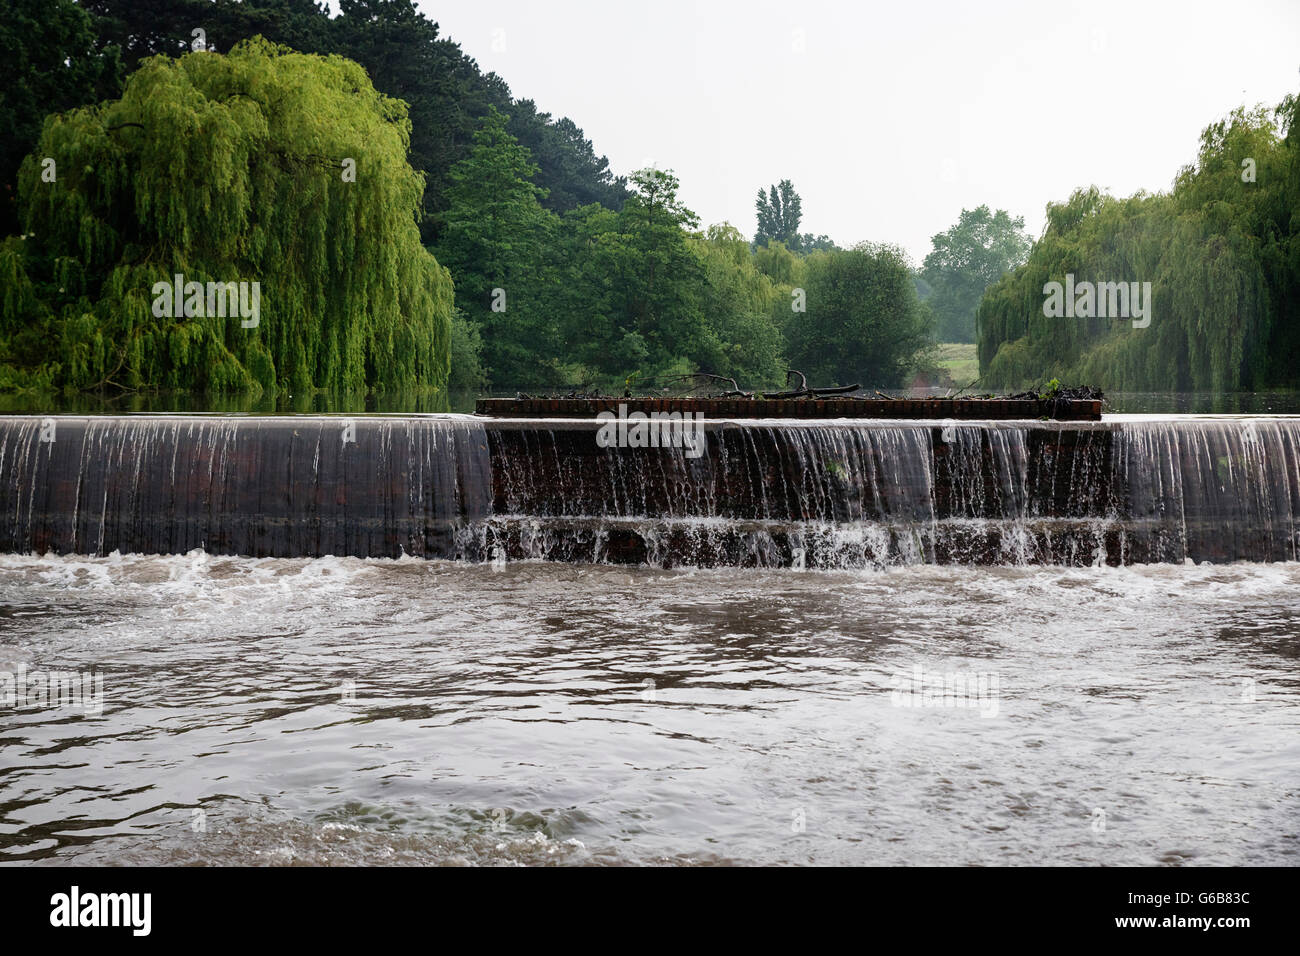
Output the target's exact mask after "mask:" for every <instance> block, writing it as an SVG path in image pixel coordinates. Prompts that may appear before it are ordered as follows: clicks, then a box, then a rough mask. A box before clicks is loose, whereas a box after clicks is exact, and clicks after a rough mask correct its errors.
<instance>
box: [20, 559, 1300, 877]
mask: <svg viewBox="0 0 1300 956" xmlns="http://www.w3.org/2000/svg"><path fill="white" fill-rule="evenodd" d="M1297 585H1300V565H1296V564H1273V565H1249V564H1235V565H1226V566H1217V567H1208V566H1199V567H1194V566H1181V565H1178V566H1139V567H1134V568H1128V569H1105V568H1101V569H1098V568H1084V569H1066V568H1059V567H1055V568H1007V567H1004V568H985V569H971V568H945V567H907V568H897V569H892V570H887V571H874V572H857V571H855V572H834V573H798V572H792V571H742V570H736V569H727V570H721V571H698V570H696V571H671V572H665V571H659V570H653V569H649V568H633V569H627V568H616V567H597V566H580V565H558V564H541V563H531V562H526V563H508V564H505V565H504V566H498V567H495V568H494V567H493V566H490V565H464V564H454V563H447V562H437V561H434V562H425V561H417V560H407V559H404V560H400V561H362V560H356V559H337V558H323V559H318V560H275V559H261V560H257V559H247V558H216V557H211V556H208V555H205V554H202V553H199V552H195V553H192V554H189V555H183V556H177V557H165V558H160V557H121V556H117V555H112V556H109V557H107V558H97V559H92V558H76V557H67V558H53V557H47V558H36V557H24V556H5V557H0V672H8V673H11V674H13V673H17V672H19V670H20V669H24V668H25V669H26V672H27V673H29V674H30V673H31V672H33V671H42V672H47V671H49V670H52V669H60V670H68V671H82V672H84V671H101V672H103V673H104V675H105V698H106V699H105V706H104V712H103V716H102V717H99V718H97V719H96V718H94V717H93V716H92V717H88V716H86V715H85V714H83V713H80V712H76V711H72V710H68V709H62V710H60V709H53V708H50V707H37V708H25V709H17V708H14V707H6V708H0V741H2V742H0V746H2V747H3V754H4V757H5V759H4V761H3V763H2V764H0V767H2V769H0V854H2V855H0V859H4V860H7V861H43V862H84V863H118V864H141V863H187V862H207V863H269V864H274V863H292V862H307V863H422V864H423V863H487V864H515V863H530V864H532V863H538V864H547V863H557V864H573V863H592V862H595V863H627V862H635V863H645V862H655V863H660V862H663V863H682V864H690V863H729V862H740V863H751V862H773V863H777V862H786V863H807V862H815V863H886V864H888V863H924V864H948V863H951V864H998V863H1084V864H1116V865H1120V864H1144V863H1171V864H1177V863H1196V864H1211V863H1213V864H1235V863H1283V864H1285V863H1294V862H1296V854H1297V849H1298V845H1300V835H1298V834H1297V830H1296V827H1295V822H1296V820H1297V813H1298V811H1300V804H1298V803H1297V799H1298V798H1300V769H1298V768H1300V734H1298V733H1297V730H1300V680H1298V679H1297V673H1296V657H1297V650H1296V648H1297V644H1296V639H1295V630H1296V619H1297V616H1300V612H1298V610H1297V604H1296V601H1295V598H1294V595H1295V593H1296V588H1297ZM917 667H921V668H923V670H924V671H925V672H926V673H929V674H940V675H942V674H954V673H955V674H958V675H962V674H973V673H980V674H991V675H996V677H997V678H998V688H999V699H998V707H997V716H995V717H987V716H981V713H980V712H979V711H978V710H975V709H971V708H963V707H959V706H924V707H900V706H896V703H897V700H898V697H897V695H896V694H895V693H894V691H895V690H896V689H897V687H898V686H899V683H898V681H899V678H900V675H901V676H902V677H904V678H906V677H908V676H910V675H912V674H913V673H914V672H915V669H916V668H917ZM931 703H940V704H944V703H947V704H952V703H960V700H959V699H956V698H954V697H953V695H947V696H946V697H940V698H931Z"/></svg>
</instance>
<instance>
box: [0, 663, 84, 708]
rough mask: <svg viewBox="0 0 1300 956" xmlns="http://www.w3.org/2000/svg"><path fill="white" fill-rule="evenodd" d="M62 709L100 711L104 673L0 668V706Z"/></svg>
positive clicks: (21, 667)
mask: <svg viewBox="0 0 1300 956" xmlns="http://www.w3.org/2000/svg"><path fill="white" fill-rule="evenodd" d="M8 707H13V708H15V709H17V710H23V709H27V708H62V707H67V708H69V709H75V710H80V711H82V712H83V713H85V714H88V715H90V716H93V717H98V716H99V715H101V714H102V713H103V712H104V674H103V672H97V671H85V672H82V671H29V670H28V669H27V668H26V667H25V666H19V668H18V671H17V673H13V672H10V671H0V708H8Z"/></svg>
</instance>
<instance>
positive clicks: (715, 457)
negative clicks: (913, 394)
mask: <svg viewBox="0 0 1300 956" xmlns="http://www.w3.org/2000/svg"><path fill="white" fill-rule="evenodd" d="M597 428H598V424H597V423H596V422H595V421H592V420H585V421H582V420H570V421H565V420H503V419H488V420H484V419H479V418H474V417H469V416H429V417H403V418H356V419H342V418H331V417H316V418H297V417H295V418H253V417H249V418H223V417H202V416H195V417H178V416H165V417H164V416H158V417H136V416H130V417H90V418H77V417H56V418H44V419H42V418H39V417H7V418H0V551H3V552H16V553H37V554H42V553H47V552H53V553H60V554H62V553H79V554H91V555H99V554H107V553H110V552H113V551H119V552H123V553H127V552H136V553H148V554H153V553H161V554H175V553H185V552H188V551H191V550H193V549H196V548H202V549H204V550H206V551H208V552H211V553H214V554H230V555H247V556H258V557H317V556H323V555H351V556H356V557H398V556H401V555H414V556H420V557H431V558H452V559H462V560H469V561H488V560H495V559H501V558H505V559H509V560H517V559H527V558H533V559H546V560H560V561H581V562H610V563H634V564H640V563H648V564H651V565H654V566H660V567H672V566H678V565H696V566H718V565H732V566H790V565H793V566H796V567H798V566H803V567H879V566H884V565H895V564H914V563H972V564H995V563H996V564H1035V563H1060V564H1071V565H1092V564H1111V565H1116V564H1127V563H1134V562H1182V561H1185V560H1187V559H1191V560H1195V561H1214V562H1223V561H1234V560H1249V561H1290V560H1296V559H1297V557H1300V555H1298V553H1297V552H1298V551H1300V523H1298V518H1300V419H1290V418H1251V419H1230V418H1211V417H1193V416H1188V417H1170V418H1163V419H1138V418H1132V419H1125V418H1117V419H1107V420H1105V421H1100V422H1051V421H1041V422H1040V421H1023V420H1022V421H982V422H956V423H953V422H944V423H940V422H935V421H874V420H873V421H848V420H834V421H780V422H774V421H725V420H716V421H710V422H707V423H705V425H704V429H705V447H704V450H703V453H702V454H700V455H698V457H692V456H691V455H690V454H689V450H688V449H686V448H681V447H677V448H617V447H610V448H606V447H601V446H600V444H598V442H597V441H596V434H597Z"/></svg>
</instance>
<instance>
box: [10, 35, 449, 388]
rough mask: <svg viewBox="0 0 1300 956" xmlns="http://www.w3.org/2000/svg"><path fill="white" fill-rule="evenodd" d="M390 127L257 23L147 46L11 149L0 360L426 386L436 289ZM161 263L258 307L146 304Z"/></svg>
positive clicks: (46, 373)
mask: <svg viewBox="0 0 1300 956" xmlns="http://www.w3.org/2000/svg"><path fill="white" fill-rule="evenodd" d="M409 135H410V124H409V120H408V119H407V115H406V107H405V105H404V104H403V103H401V102H400V101H397V100H393V99H390V98H388V97H386V96H384V95H382V94H380V93H378V92H376V91H375V89H374V87H373V86H371V84H370V81H369V80H368V79H367V77H366V75H365V72H364V71H363V70H362V69H361V68H360V67H359V66H357V64H355V63H352V62H350V61H348V60H344V59H342V58H340V57H328V58H320V57H315V56H305V55H302V54H296V53H293V52H291V51H288V50H286V49H284V48H278V47H276V46H275V45H273V44H271V43H269V42H267V41H264V40H261V39H260V38H259V39H255V40H252V41H248V42H247V43H244V44H241V45H239V46H238V47H236V48H235V49H234V50H232V51H231V52H230V53H229V54H228V55H218V54H213V53H206V52H205V53H191V54H188V55H186V56H183V57H181V58H180V59H178V60H171V59H167V58H165V57H155V58H152V59H149V60H146V61H145V62H144V64H143V65H142V66H141V68H140V69H139V70H138V71H137V72H136V73H135V74H133V75H132V76H131V77H130V78H129V79H128V81H127V83H126V86H125V89H124V90H123V94H122V97H121V99H119V100H113V101H110V102H107V103H104V104H101V105H99V106H91V107H84V108H80V109H75V110H72V111H70V112H67V113H64V114H60V115H57V116H52V117H50V118H49V119H48V120H47V121H46V124H45V128H44V132H43V134H42V137H41V142H40V144H39V147H38V149H37V152H36V154H34V155H33V156H29V157H28V158H27V160H25V161H24V163H23V166H22V169H21V172H20V175H19V181H20V200H21V205H22V207H23V214H24V217H25V228H26V230H27V232H28V234H29V236H28V238H27V239H25V240H14V239H11V240H9V241H8V242H6V243H5V245H4V247H3V250H2V251H0V273H2V274H4V275H5V276H6V282H5V294H4V298H3V302H2V303H0V309H2V310H0V366H5V365H8V366H9V367H10V368H11V369H20V370H24V374H25V375H26V377H27V379H28V380H31V381H35V380H38V379H42V377H44V380H48V381H50V382H51V383H52V384H55V385H57V386H58V387H60V388H69V389H78V388H80V389H84V388H94V387H99V386H103V385H106V384H111V385H117V386H120V387H123V388H135V389H139V388H161V389H192V390H200V391H206V392H227V391H258V390H260V389H272V390H274V389H276V388H279V389H285V390H289V391H293V392H304V391H310V390H311V389H313V388H327V389H330V390H333V391H336V392H355V391H382V390H386V389H399V390H400V389H405V390H414V389H425V390H429V389H439V388H442V387H443V386H444V385H445V384H446V380H447V355H448V336H449V330H448V323H449V317H450V313H451V308H452V288H451V282H450V279H449V277H448V275H447V272H446V270H445V269H443V268H442V267H441V266H439V265H438V263H437V262H436V261H435V260H434V259H433V257H432V256H430V255H429V254H428V253H427V252H426V251H425V250H424V249H423V247H422V246H421V245H420V242H419V233H418V229H417V227H416V224H415V219H414V216H415V213H416V211H417V210H418V208H419V204H420V195H421V190H422V182H421V179H420V177H419V175H418V174H416V173H415V172H414V171H413V170H412V169H411V168H410V166H409V165H407V163H406V150H407V143H408V140H409ZM38 155H39V156H51V157H55V158H56V160H57V163H58V170H59V173H58V178H57V181H56V182H46V181H44V180H43V179H42V176H41V171H42V170H41V167H40V165H39V164H38V163H37V161H36V156H38ZM345 158H350V159H354V160H355V164H356V182H348V181H345V180H344V174H343V160H344V159H345ZM32 234H34V235H32ZM176 274H181V275H183V276H184V278H185V280H186V281H196V282H201V283H202V282H209V281H213V282H240V281H245V282H250V283H251V282H253V281H257V282H259V283H260V286H261V290H262V296H261V310H260V324H259V325H258V326H257V327H256V328H245V327H243V326H242V324H241V316H239V315H235V316H228V317H224V318H220V317H215V316H211V315H192V314H189V315H183V316H182V317H180V318H173V317H172V315H171V313H167V314H165V315H163V316H162V317H158V316H156V315H155V309H154V305H155V295H154V292H153V288H154V285H155V283H158V282H167V283H170V282H171V281H172V277H173V276H174V275H176ZM38 343H39V346H38ZM55 366H57V370H56V371H54V372H53V373H52V374H51V372H50V369H52V368H53V367H55ZM10 377H11V379H12V378H13V375H11V376H10Z"/></svg>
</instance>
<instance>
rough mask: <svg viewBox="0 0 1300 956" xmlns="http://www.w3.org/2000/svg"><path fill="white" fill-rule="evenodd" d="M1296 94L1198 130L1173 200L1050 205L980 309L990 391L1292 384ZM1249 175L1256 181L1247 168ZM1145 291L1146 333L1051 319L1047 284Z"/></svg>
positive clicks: (1298, 379)
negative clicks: (1025, 253)
mask: <svg viewBox="0 0 1300 956" xmlns="http://www.w3.org/2000/svg"><path fill="white" fill-rule="evenodd" d="M1296 114H1297V99H1296V98H1295V97H1287V99H1286V100H1285V101H1283V103H1282V104H1281V105H1280V106H1278V107H1277V109H1275V110H1271V111H1270V110H1264V109H1259V108H1257V109H1254V110H1244V109H1238V110H1236V111H1234V112H1233V113H1232V114H1231V115H1230V116H1229V117H1227V118H1226V119H1225V120H1223V121H1221V122H1218V123H1215V124H1213V125H1211V126H1209V127H1207V128H1206V130H1205V131H1204V132H1203V133H1202V135H1201V145H1200V149H1199V151H1198V154H1197V158H1196V162H1195V163H1194V164H1192V165H1189V166H1187V167H1185V168H1184V169H1183V170H1182V171H1181V172H1180V173H1179V175H1178V177H1177V179H1176V181H1175V183H1174V188H1173V190H1172V191H1171V192H1169V193H1164V194H1155V195H1151V194H1146V193H1139V194H1137V195H1135V196H1131V197H1129V198H1127V199H1116V198H1114V197H1111V196H1109V195H1106V194H1104V193H1102V192H1100V191H1099V190H1097V189H1096V188H1095V187H1094V188H1090V189H1081V190H1077V191H1075V193H1073V194H1072V195H1071V196H1070V198H1069V199H1068V200H1067V201H1066V202H1064V203H1059V204H1052V205H1049V206H1048V209H1047V219H1048V223H1047V228H1046V230H1045V232H1044V235H1043V237H1042V238H1041V239H1040V240H1039V241H1038V242H1037V243H1036V244H1035V245H1034V248H1033V251H1032V252H1031V253H1030V256H1029V259H1028V261H1027V262H1026V263H1025V265H1024V266H1022V267H1021V268H1019V269H1018V270H1016V271H1015V272H1013V273H1010V274H1008V275H1006V276H1005V277H1003V278H1002V279H1001V280H1000V281H999V282H998V283H996V284H995V285H994V286H992V287H991V288H990V289H989V291H988V293H987V294H986V295H985V297H984V300H983V301H982V302H981V304H980V307H979V312H978V317H977V321H978V327H979V338H978V343H979V356H980V368H981V369H982V370H983V372H984V384H985V385H987V386H990V387H1008V388H1019V387H1022V386H1024V385H1027V384H1030V383H1032V382H1034V381H1041V379H1042V378H1043V377H1044V376H1056V377H1058V378H1060V379H1062V380H1065V381H1074V382H1087V383H1089V384H1092V385H1097V386H1099V387H1102V388H1106V389H1110V390H1118V391H1124V390H1129V391H1146V390H1159V391H1184V390H1208V391H1216V392H1221V391H1226V390H1233V389H1241V388H1246V389H1262V388H1268V387H1278V386H1281V387H1294V386H1296V385H1300V370H1297V367H1296V365H1295V363H1294V356H1295V355H1296V354H1297V350H1300V315H1298V314H1297V309H1300V295H1298V294H1297V293H1300V215H1297V214H1296V211H1297V210H1300V138H1298V137H1300V128H1298V126H1300V124H1297V122H1296V120H1297V115H1296ZM1250 171H1253V174H1254V175H1253V179H1252V177H1251V176H1250V175H1249V174H1248V173H1249V172H1250ZM1067 273H1073V274H1074V276H1075V281H1076V282H1080V281H1093V282H1098V281H1140V282H1150V283H1151V284H1152V306H1151V322H1150V325H1149V327H1146V328H1134V327H1133V325H1132V323H1131V322H1130V321H1129V320H1127V319H1118V320H1117V319H1097V318H1091V319H1077V318H1076V319H1069V318H1049V317H1047V316H1045V315H1044V314H1043V303H1044V285H1045V284H1046V283H1047V282H1049V281H1057V282H1060V281H1063V280H1064V277H1065V275H1066V274H1067Z"/></svg>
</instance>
